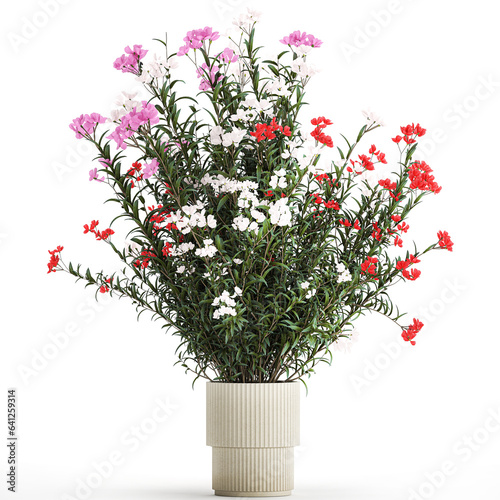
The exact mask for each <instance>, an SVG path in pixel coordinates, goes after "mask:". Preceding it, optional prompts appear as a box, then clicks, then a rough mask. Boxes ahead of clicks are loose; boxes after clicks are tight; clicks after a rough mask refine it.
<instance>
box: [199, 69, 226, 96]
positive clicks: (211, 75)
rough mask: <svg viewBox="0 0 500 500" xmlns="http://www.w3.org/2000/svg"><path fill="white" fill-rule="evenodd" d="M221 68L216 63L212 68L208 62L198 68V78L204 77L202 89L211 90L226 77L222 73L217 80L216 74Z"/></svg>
mask: <svg viewBox="0 0 500 500" xmlns="http://www.w3.org/2000/svg"><path fill="white" fill-rule="evenodd" d="M219 70H220V68H219V66H216V65H214V66H212V68H210V67H209V66H208V65H207V64H206V63H203V64H202V65H201V66H200V67H199V68H198V69H197V70H196V75H197V76H198V78H201V79H202V80H201V82H200V87H199V88H200V90H210V89H212V88H214V87H215V85H216V84H217V83H218V82H220V81H221V80H222V79H223V78H224V77H223V76H222V75H220V76H219V78H217V81H216V79H215V76H216V75H217V73H218V72H219Z"/></svg>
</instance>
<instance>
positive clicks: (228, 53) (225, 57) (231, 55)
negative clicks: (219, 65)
mask: <svg viewBox="0 0 500 500" xmlns="http://www.w3.org/2000/svg"><path fill="white" fill-rule="evenodd" d="M219 59H220V60H221V61H223V62H226V63H234V62H236V61H237V60H238V54H235V52H234V50H233V49H230V48H229V47H226V48H225V49H224V52H221V53H220V54H219Z"/></svg>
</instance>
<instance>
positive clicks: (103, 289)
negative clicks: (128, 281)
mask: <svg viewBox="0 0 500 500" xmlns="http://www.w3.org/2000/svg"><path fill="white" fill-rule="evenodd" d="M111 279H112V278H108V279H107V280H106V283H111ZM99 291H100V292H101V293H106V292H109V286H108V285H101V287H100V288H99Z"/></svg>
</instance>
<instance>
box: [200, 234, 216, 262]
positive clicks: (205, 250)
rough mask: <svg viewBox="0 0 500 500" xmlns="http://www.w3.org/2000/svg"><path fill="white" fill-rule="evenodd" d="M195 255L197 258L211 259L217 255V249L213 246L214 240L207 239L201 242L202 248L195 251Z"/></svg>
mask: <svg viewBox="0 0 500 500" xmlns="http://www.w3.org/2000/svg"><path fill="white" fill-rule="evenodd" d="M194 253H195V255H198V257H213V256H214V255H215V254H216V253H217V247H216V246H215V245H214V240H212V239H211V238H207V239H205V240H203V247H201V248H197V249H196V250H195V252H194Z"/></svg>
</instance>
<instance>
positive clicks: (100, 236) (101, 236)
mask: <svg viewBox="0 0 500 500" xmlns="http://www.w3.org/2000/svg"><path fill="white" fill-rule="evenodd" d="M98 225H99V221H98V220H93V221H92V222H91V223H90V225H89V224H85V225H84V226H83V234H87V233H92V234H93V235H94V236H95V238H96V240H107V239H108V238H109V237H110V236H111V235H112V234H115V232H114V231H113V230H112V229H110V228H108V229H105V230H104V231H99V230H98V229H97V230H96V227H97V226H98Z"/></svg>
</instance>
